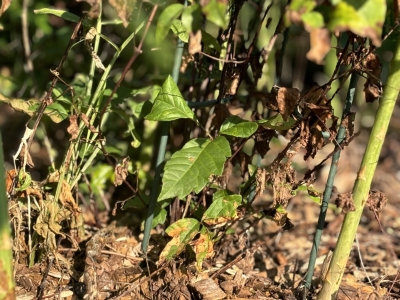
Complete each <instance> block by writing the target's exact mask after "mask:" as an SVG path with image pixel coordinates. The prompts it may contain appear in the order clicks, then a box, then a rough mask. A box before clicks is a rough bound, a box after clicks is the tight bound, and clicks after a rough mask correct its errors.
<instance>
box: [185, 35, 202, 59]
mask: <svg viewBox="0 0 400 300" xmlns="http://www.w3.org/2000/svg"><path fill="white" fill-rule="evenodd" d="M188 51H189V54H191V55H193V54H196V53H199V52H201V30H197V32H196V33H193V32H191V33H190V36H189V47H188Z"/></svg>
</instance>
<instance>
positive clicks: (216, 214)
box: [202, 190, 242, 225]
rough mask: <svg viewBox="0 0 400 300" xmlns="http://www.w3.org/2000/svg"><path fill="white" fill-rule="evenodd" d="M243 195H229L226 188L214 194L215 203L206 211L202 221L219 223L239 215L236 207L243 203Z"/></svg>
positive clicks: (212, 223) (210, 223)
mask: <svg viewBox="0 0 400 300" xmlns="http://www.w3.org/2000/svg"><path fill="white" fill-rule="evenodd" d="M241 202H242V196H241V195H228V193H227V192H226V191H225V190H222V191H218V192H216V193H215V194H214V197H213V203H211V205H210V207H209V208H208V209H207V210H206V211H205V213H204V215H203V218H202V221H203V222H204V223H206V224H207V225H217V224H221V223H225V222H227V221H232V220H234V219H236V218H237V217H238V215H237V210H236V208H237V207H238V206H239V205H240V204H241Z"/></svg>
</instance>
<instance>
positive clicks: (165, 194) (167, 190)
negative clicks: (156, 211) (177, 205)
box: [158, 136, 231, 201]
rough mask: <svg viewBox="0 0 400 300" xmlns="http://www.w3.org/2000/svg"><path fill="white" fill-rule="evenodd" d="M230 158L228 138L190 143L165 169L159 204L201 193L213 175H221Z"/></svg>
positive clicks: (195, 140) (174, 156)
mask: <svg viewBox="0 0 400 300" xmlns="http://www.w3.org/2000/svg"><path fill="white" fill-rule="evenodd" d="M230 155H231V149H230V147H229V143H228V141H227V140H226V138H225V137H222V136H221V137H218V138H216V139H215V140H212V141H211V140H209V139H205V138H199V139H194V140H191V141H189V142H188V143H186V144H185V146H183V148H182V149H181V150H180V151H178V152H175V153H174V155H172V157H171V159H170V160H169V161H168V162H167V163H166V165H165V173H164V176H163V185H162V189H161V193H160V196H159V197H158V200H159V201H160V200H163V199H168V198H173V197H178V198H180V199H183V198H184V197H186V196H187V195H188V194H189V193H190V192H192V191H195V192H196V193H198V192H200V191H201V190H202V189H203V187H204V186H205V185H206V183H207V182H208V181H209V177H210V176H211V175H221V174H222V171H223V168H224V163H225V160H226V158H227V157H229V156H230Z"/></svg>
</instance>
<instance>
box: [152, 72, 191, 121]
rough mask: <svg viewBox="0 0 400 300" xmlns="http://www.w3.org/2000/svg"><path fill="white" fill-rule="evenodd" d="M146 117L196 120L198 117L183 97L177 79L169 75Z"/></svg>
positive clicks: (162, 119) (157, 119)
mask: <svg viewBox="0 0 400 300" xmlns="http://www.w3.org/2000/svg"><path fill="white" fill-rule="evenodd" d="M146 119H147V120H152V121H172V120H176V119H192V120H194V121H195V120H196V117H195V115H194V113H193V112H192V110H191V109H190V108H189V106H188V105H187V103H186V101H185V100H184V99H183V97H182V94H181V92H180V91H179V89H178V87H177V85H176V83H175V81H174V80H173V79H172V77H171V76H168V78H167V79H166V80H165V82H164V84H163V85H162V87H161V91H160V93H159V94H158V96H157V98H156V100H155V101H154V104H153V107H152V109H151V112H150V113H149V114H148V115H147V116H146Z"/></svg>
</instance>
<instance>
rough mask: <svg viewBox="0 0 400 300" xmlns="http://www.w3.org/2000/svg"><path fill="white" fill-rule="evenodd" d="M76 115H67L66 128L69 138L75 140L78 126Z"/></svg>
mask: <svg viewBox="0 0 400 300" xmlns="http://www.w3.org/2000/svg"><path fill="white" fill-rule="evenodd" d="M77 119H78V116H77V115H72V116H70V117H69V126H68V128H67V132H68V133H69V134H70V135H71V139H70V140H75V139H76V138H77V137H78V134H79V126H78V121H77Z"/></svg>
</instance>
